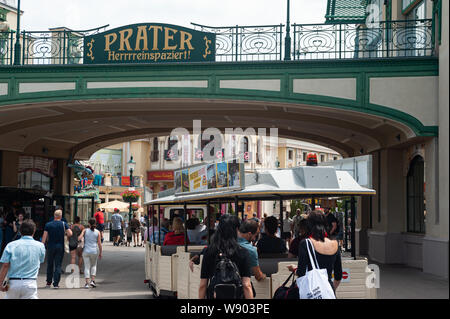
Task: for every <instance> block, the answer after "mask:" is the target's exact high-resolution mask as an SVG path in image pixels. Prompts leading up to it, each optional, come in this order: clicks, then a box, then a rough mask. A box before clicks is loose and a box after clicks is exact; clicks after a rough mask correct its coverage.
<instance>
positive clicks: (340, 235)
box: [336, 232, 344, 240]
mask: <svg viewBox="0 0 450 319" xmlns="http://www.w3.org/2000/svg"><path fill="white" fill-rule="evenodd" d="M336 239H337V240H343V239H344V232H339V233H338V234H337V235H336Z"/></svg>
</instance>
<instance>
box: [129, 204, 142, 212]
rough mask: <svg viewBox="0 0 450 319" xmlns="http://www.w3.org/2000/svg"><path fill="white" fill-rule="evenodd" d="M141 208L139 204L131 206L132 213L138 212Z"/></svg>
mask: <svg viewBox="0 0 450 319" xmlns="http://www.w3.org/2000/svg"><path fill="white" fill-rule="evenodd" d="M140 207H141V206H139V204H131V210H132V211H134V212H135V211H137V210H138V209H139V208H140Z"/></svg>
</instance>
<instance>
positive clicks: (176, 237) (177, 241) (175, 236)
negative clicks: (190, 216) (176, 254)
mask: <svg viewBox="0 0 450 319" xmlns="http://www.w3.org/2000/svg"><path fill="white" fill-rule="evenodd" d="M184 244H185V241H184V226H183V221H182V220H181V218H180V217H175V218H174V219H173V222H172V231H171V232H168V233H167V234H166V236H165V237H164V242H163V246H166V245H184ZM188 244H189V239H188Z"/></svg>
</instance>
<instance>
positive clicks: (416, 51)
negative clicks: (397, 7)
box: [404, 1, 430, 56]
mask: <svg viewBox="0 0 450 319" xmlns="http://www.w3.org/2000/svg"><path fill="white" fill-rule="evenodd" d="M413 4H414V5H415V6H414V7H413V9H411V10H409V11H407V12H406V20H407V21H408V22H406V24H405V29H406V30H405V31H406V32H405V36H404V37H405V40H404V42H405V44H404V46H405V49H406V50H405V55H406V56H424V55H425V48H426V42H427V40H430V39H429V38H428V39H427V37H428V36H427V35H426V34H427V25H426V22H425V21H424V19H426V17H427V15H426V3H425V1H420V2H417V1H416V2H413ZM424 37H425V38H424ZM421 49H422V50H421Z"/></svg>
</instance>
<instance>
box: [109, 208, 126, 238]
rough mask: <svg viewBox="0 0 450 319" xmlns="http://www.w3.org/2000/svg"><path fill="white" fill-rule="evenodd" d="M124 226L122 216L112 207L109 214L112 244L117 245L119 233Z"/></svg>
mask: <svg viewBox="0 0 450 319" xmlns="http://www.w3.org/2000/svg"><path fill="white" fill-rule="evenodd" d="M123 226H124V222H123V217H122V215H120V211H119V209H117V208H114V214H113V215H112V216H111V233H112V237H113V246H119V241H120V235H121V231H122V228H123Z"/></svg>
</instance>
